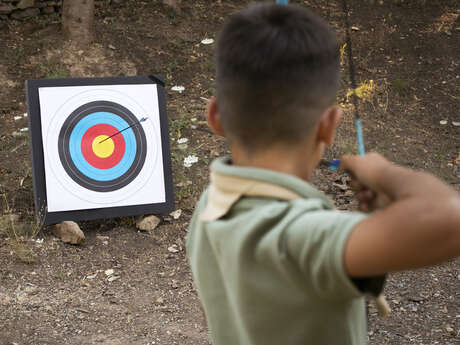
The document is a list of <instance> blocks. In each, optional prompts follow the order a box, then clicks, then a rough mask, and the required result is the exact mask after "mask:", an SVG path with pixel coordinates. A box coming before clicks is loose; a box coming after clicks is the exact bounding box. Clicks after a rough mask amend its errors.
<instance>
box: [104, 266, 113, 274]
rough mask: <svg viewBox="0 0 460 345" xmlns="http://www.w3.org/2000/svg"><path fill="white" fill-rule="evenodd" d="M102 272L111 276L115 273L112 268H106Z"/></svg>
mask: <svg viewBox="0 0 460 345" xmlns="http://www.w3.org/2000/svg"><path fill="white" fill-rule="evenodd" d="M104 273H105V275H106V276H111V275H112V274H114V273H115V271H114V270H113V269H111V268H110V269H108V270H105V271H104Z"/></svg>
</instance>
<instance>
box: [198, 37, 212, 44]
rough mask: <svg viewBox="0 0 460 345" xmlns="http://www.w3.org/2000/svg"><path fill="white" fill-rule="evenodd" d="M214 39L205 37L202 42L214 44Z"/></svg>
mask: <svg viewBox="0 0 460 345" xmlns="http://www.w3.org/2000/svg"><path fill="white" fill-rule="evenodd" d="M213 43H214V40H213V39H212V38H205V39H204V40H202V41H201V44H213Z"/></svg>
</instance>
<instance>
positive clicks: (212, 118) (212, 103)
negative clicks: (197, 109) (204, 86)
mask: <svg viewBox="0 0 460 345" xmlns="http://www.w3.org/2000/svg"><path fill="white" fill-rule="evenodd" d="M206 117H207V119H208V124H209V127H211V129H212V131H213V132H214V133H216V134H218V135H222V136H223V135H224V130H223V129H222V124H221V123H220V115H219V109H218V107H217V99H216V97H211V99H210V100H209V102H208V105H207V107H206Z"/></svg>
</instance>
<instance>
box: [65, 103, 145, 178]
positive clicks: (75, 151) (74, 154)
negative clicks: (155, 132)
mask: <svg viewBox="0 0 460 345" xmlns="http://www.w3.org/2000/svg"><path fill="white" fill-rule="evenodd" d="M98 124H108V125H111V126H113V127H115V128H116V129H118V130H119V131H121V130H123V129H124V128H126V127H128V126H130V124H128V123H127V122H126V121H125V120H123V119H122V118H121V117H120V116H118V115H115V114H113V113H109V112H95V113H92V114H89V115H87V116H85V117H84V118H83V119H81V120H80V121H79V122H78V123H77V124H76V125H75V127H74V128H73V130H72V133H71V135H70V138H69V152H70V157H71V159H72V161H73V163H74V165H75V167H76V168H77V169H78V170H79V171H80V172H81V173H82V174H83V175H85V176H87V177H88V178H91V179H93V180H96V181H111V180H115V179H117V178H119V177H120V176H122V175H123V174H125V173H126V172H127V171H128V169H129V168H130V167H131V165H132V164H133V162H134V159H135V157H136V151H137V145H136V138H135V135H134V132H133V130H132V129H131V128H129V129H127V130H125V131H124V132H122V133H120V134H119V135H123V138H124V141H125V153H124V155H123V158H122V159H121V161H120V162H119V163H118V164H117V165H116V166H114V167H112V168H110V169H98V168H95V167H93V166H92V165H90V164H89V163H88V162H87V161H86V159H85V158H84V157H83V154H82V152H81V142H82V140H83V135H84V134H85V133H86V131H87V130H88V129H90V128H91V127H92V126H95V125H98Z"/></svg>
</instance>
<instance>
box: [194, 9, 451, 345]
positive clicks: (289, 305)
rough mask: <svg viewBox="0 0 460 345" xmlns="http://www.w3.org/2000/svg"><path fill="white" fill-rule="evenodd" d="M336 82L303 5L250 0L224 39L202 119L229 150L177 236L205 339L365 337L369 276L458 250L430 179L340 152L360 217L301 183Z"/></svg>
mask: <svg viewBox="0 0 460 345" xmlns="http://www.w3.org/2000/svg"><path fill="white" fill-rule="evenodd" d="M338 80H339V56H338V46H337V42H336V40H335V38H334V35H333V34H332V32H331V30H330V29H329V27H328V26H327V24H326V23H325V22H323V21H322V20H321V19H319V18H318V17H316V16H315V15H313V14H312V13H310V12H308V11H306V10H305V9H302V8H300V7H296V6H278V5H268V4H265V5H257V6H253V7H250V8H249V9H247V10H244V11H242V12H241V13H239V14H236V15H235V16H233V17H232V18H231V19H230V21H229V22H228V23H227V24H226V25H225V26H224V28H223V30H222V32H221V34H220V37H219V42H218V47H217V99H212V100H211V101H210V103H209V104H208V109H207V116H208V121H209V124H210V126H211V128H212V129H213V130H214V131H215V132H216V133H217V134H220V135H225V137H226V138H227V140H228V143H229V146H230V149H231V152H232V158H231V160H230V159H217V160H216V161H214V162H213V163H212V165H211V185H210V187H209V188H208V190H207V191H206V192H205V193H204V194H203V196H202V198H201V200H200V202H199V204H198V206H197V208H196V211H195V214H194V216H193V219H192V221H191V224H190V230H189V237H188V240H187V251H188V255H189V257H190V263H191V267H192V271H193V274H194V279H195V282H196V285H197V287H198V293H199V296H200V298H201V300H202V303H203V307H204V310H205V313H206V318H207V321H208V324H209V328H210V331H211V336H212V340H213V343H214V345H275V344H276V345H297V344H299V345H300V344H303V345H304V344H314V345H322V344H324V345H333V344H340V345H344V344H353V345H355V344H365V343H366V335H367V334H366V319H365V318H366V316H365V307H364V301H363V300H364V298H363V297H362V296H363V294H365V293H366V292H369V291H367V288H366V286H369V285H372V284H371V283H372V281H373V280H375V279H377V282H378V281H381V280H382V279H381V278H372V277H378V276H380V275H382V274H384V273H387V272H392V271H397V270H403V269H410V268H416V267H422V266H425V265H431V264H435V263H438V262H441V261H442V260H446V259H449V258H453V257H456V256H458V255H459V254H460V197H459V195H458V194H457V193H456V192H454V191H453V190H451V189H449V188H448V187H447V186H446V185H444V184H443V183H442V182H440V181H439V180H437V179H436V178H434V177H433V176H431V175H428V174H425V173H420V172H413V171H410V170H408V169H405V168H402V167H398V166H395V165H393V164H391V163H389V162H388V161H387V160H385V159H384V158H383V157H381V156H380V155H378V154H368V155H366V156H364V157H359V156H345V157H343V158H342V169H347V170H348V171H349V173H350V175H351V176H352V179H353V180H352V184H353V186H354V187H355V188H356V189H357V197H358V200H359V201H360V207H361V210H363V211H372V210H376V211H375V212H374V213H372V214H371V215H369V216H367V215H365V214H364V213H360V212H354V213H353V212H339V211H336V210H334V209H333V205H332V202H331V201H330V200H329V199H328V198H327V197H326V196H325V195H324V194H322V193H321V192H319V191H318V190H316V189H315V188H314V187H312V186H311V185H310V184H309V183H308V181H309V180H310V177H311V174H312V171H313V170H314V169H315V167H316V166H317V164H318V162H319V160H320V158H321V155H322V154H323V151H324V149H325V147H326V146H328V145H331V144H332V141H333V136H334V131H335V129H336V126H337V123H338V121H339V118H340V116H341V111H340V109H339V108H337V107H334V106H332V104H333V102H334V100H335V97H336V91H337V88H338ZM380 288H381V286H380Z"/></svg>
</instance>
